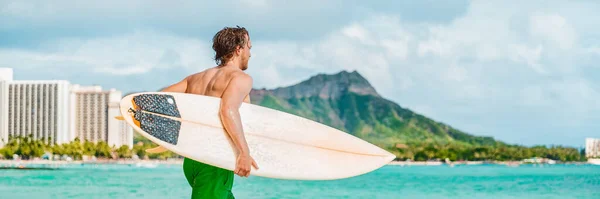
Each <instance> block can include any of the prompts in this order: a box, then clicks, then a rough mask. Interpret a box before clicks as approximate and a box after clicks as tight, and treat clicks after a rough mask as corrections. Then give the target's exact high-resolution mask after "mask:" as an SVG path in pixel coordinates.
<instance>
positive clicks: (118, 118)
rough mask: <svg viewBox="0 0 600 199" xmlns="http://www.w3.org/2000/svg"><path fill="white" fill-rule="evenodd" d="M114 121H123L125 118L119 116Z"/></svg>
mask: <svg viewBox="0 0 600 199" xmlns="http://www.w3.org/2000/svg"><path fill="white" fill-rule="evenodd" d="M115 119H117V120H125V118H124V117H123V116H121V115H119V116H115Z"/></svg>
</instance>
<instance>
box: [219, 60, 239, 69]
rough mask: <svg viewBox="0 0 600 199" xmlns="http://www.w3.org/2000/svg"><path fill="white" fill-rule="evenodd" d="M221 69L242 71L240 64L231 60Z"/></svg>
mask: <svg viewBox="0 0 600 199" xmlns="http://www.w3.org/2000/svg"><path fill="white" fill-rule="evenodd" d="M221 68H236V69H240V70H241V69H242V68H241V64H240V63H239V62H238V61H237V60H231V61H229V62H227V63H225V64H223V65H221Z"/></svg>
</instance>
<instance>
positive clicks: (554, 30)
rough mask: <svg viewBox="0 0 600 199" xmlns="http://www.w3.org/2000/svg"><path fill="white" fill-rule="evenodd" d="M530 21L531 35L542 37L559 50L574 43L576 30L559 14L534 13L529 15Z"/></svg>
mask: <svg viewBox="0 0 600 199" xmlns="http://www.w3.org/2000/svg"><path fill="white" fill-rule="evenodd" d="M530 23H531V35H532V36H533V37H542V38H544V39H546V40H548V41H550V42H552V43H553V44H555V45H557V46H558V47H559V48H560V49H561V50H569V49H571V48H572V47H573V46H574V45H575V42H576V40H577V35H576V31H575V30H574V28H573V27H572V26H571V25H570V24H569V22H568V21H567V19H565V18H564V17H563V16H561V15H558V14H538V13H536V14H533V15H532V16H531V17H530Z"/></svg>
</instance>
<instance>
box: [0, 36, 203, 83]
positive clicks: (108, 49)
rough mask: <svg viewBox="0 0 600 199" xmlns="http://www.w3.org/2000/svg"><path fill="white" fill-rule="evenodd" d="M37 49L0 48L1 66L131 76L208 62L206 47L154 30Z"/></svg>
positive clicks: (65, 41) (66, 41)
mask: <svg viewBox="0 0 600 199" xmlns="http://www.w3.org/2000/svg"><path fill="white" fill-rule="evenodd" d="M41 46H42V47H41V48H40V49H37V50H20V49H10V48H9V49H6V48H5V49H0V57H1V59H2V60H3V64H5V65H9V66H15V67H20V66H25V67H31V68H50V69H51V68H64V67H67V68H69V67H70V68H86V69H88V70H89V71H91V72H95V73H107V74H112V75H134V74H144V73H148V72H150V71H152V70H154V69H158V68H163V69H164V68H184V69H185V68H187V69H192V68H197V67H201V66H204V67H207V66H208V65H209V64H210V63H211V59H210V56H211V53H212V52H210V51H208V50H209V49H208V46H209V44H208V43H206V42H202V41H199V40H197V39H192V38H183V37H174V36H170V35H168V34H163V33H159V32H154V31H136V32H132V33H130V34H126V35H121V36H117V37H106V38H92V39H74V38H66V39H59V40H55V41H50V42H46V43H44V44H41Z"/></svg>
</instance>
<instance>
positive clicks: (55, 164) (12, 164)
mask: <svg viewBox="0 0 600 199" xmlns="http://www.w3.org/2000/svg"><path fill="white" fill-rule="evenodd" d="M181 164H183V159H181V158H172V159H167V160H159V159H149V160H142V159H137V160H135V159H99V160H85V161H83V160H76V161H65V160H0V169H60V168H63V167H65V166H72V165H129V166H135V167H145V168H154V167H157V166H158V165H181ZM527 164H551V165H553V164H557V165H564V164H575V165H587V164H593V163H590V162H560V163H531V162H524V161H456V162H444V161H392V162H390V163H388V164H387V165H395V166H458V165H467V166H468V165H506V166H510V167H516V166H519V165H527Z"/></svg>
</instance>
